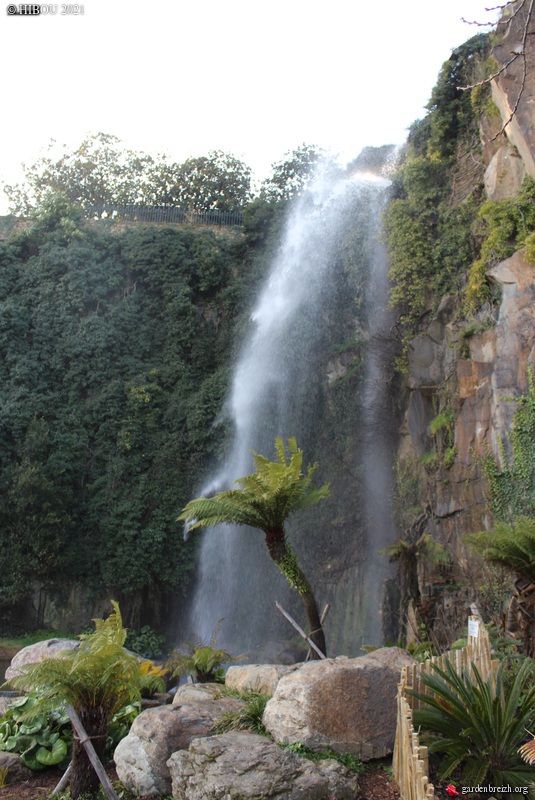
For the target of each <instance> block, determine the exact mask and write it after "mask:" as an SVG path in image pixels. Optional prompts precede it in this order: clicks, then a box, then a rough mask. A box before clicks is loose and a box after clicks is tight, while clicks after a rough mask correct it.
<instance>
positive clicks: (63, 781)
mask: <svg viewBox="0 0 535 800" xmlns="http://www.w3.org/2000/svg"><path fill="white" fill-rule="evenodd" d="M71 772H72V761H71V763H70V764H69V766H68V767H67V769H66V770H65V772H64V773H63V775H62V776H61V780H60V782H59V783H58V785H57V786H56V788H55V789H54V791H53V792H52V794H51V795H50V796H51V797H54V795H55V794H59V793H60V792H62V791H63V790H64V788H65V787H66V786H67V784H68V782H69V778H70V777H71Z"/></svg>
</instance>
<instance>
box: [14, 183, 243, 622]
mask: <svg viewBox="0 0 535 800" xmlns="http://www.w3.org/2000/svg"><path fill="white" fill-rule="evenodd" d="M254 274H255V273H254V271H250V270H249V259H248V252H247V245H246V240H245V239H244V238H243V237H230V238H229V237H226V236H222V237H218V236H216V235H214V234H213V233H212V232H211V231H208V230H204V231H194V230H191V229H190V230H188V229H185V228H183V229H180V230H177V229H175V228H172V227H170V226H167V227H164V228H157V227H154V226H151V227H148V226H147V227H143V226H139V227H135V228H129V229H127V230H125V231H124V232H122V233H118V234H111V233H108V232H107V231H106V230H105V229H104V230H103V229H102V227H99V228H98V229H97V228H95V227H93V226H91V225H90V224H88V223H84V222H83V221H82V220H81V215H80V211H79V210H78V209H76V208H74V207H72V206H70V205H69V204H68V203H67V202H66V201H65V200H64V199H62V198H59V197H55V198H53V199H52V200H51V201H50V202H49V203H46V204H44V205H43V206H42V207H41V210H40V212H39V213H38V214H37V216H36V217H35V219H34V222H33V225H32V227H31V228H29V229H27V230H24V231H22V232H21V233H18V234H16V235H12V236H11V237H10V238H9V239H8V240H7V241H6V242H3V243H0V318H1V323H0V409H1V410H0V449H1V452H2V463H1V466H0V490H1V491H0V526H1V528H2V533H3V547H2V552H1V554H0V630H3V631H5V632H6V633H7V632H10V633H11V632H15V631H13V619H14V616H15V614H17V615H20V613H21V609H24V607H25V603H26V602H27V598H28V597H29V595H30V593H31V592H32V591H33V588H32V587H34V586H35V585H36V584H35V583H34V582H37V585H39V586H40V587H41V589H42V591H43V592H45V593H46V594H47V595H48V597H52V598H53V599H55V600H56V601H59V603H60V604H64V603H65V600H66V598H67V596H68V594H69V591H70V589H71V587H72V586H73V585H75V584H82V585H83V586H84V587H85V588H86V590H87V591H88V593H89V596H91V595H92V596H95V595H100V596H102V595H104V596H106V594H108V595H109V594H110V593H113V594H115V596H117V597H120V598H121V603H122V605H123V607H124V609H125V618H126V619H127V620H128V622H129V624H130V625H131V626H132V627H134V628H136V629H139V628H140V627H143V624H144V623H146V622H149V621H150V622H152V624H155V623H156V624H157V623H158V620H159V615H160V613H161V609H162V604H163V602H164V600H165V597H166V596H167V595H168V594H169V593H170V592H179V593H180V592H185V587H186V585H187V582H188V580H189V576H190V574H191V571H192V567H193V562H194V555H195V553H194V549H195V544H194V542H192V541H190V542H184V541H182V540H181V537H180V535H179V533H180V532H179V529H178V526H177V525H176V523H175V521H174V520H175V518H176V515H177V511H178V510H179V509H180V507H181V506H182V505H184V503H185V502H186V500H187V499H188V498H189V497H190V496H191V494H192V492H193V486H194V485H195V483H196V482H197V481H198V480H199V476H200V474H201V472H202V471H203V470H205V469H206V466H207V464H208V463H209V462H212V461H214V460H215V461H217V458H218V457H219V455H220V450H221V447H222V443H223V441H224V439H225V434H226V428H225V426H224V425H219V426H214V422H215V420H216V418H217V416H218V415H219V413H220V410H221V407H222V404H223V399H224V397H225V395H226V391H227V384H228V375H229V372H228V366H229V361H230V358H231V355H232V347H233V340H234V331H235V326H236V324H239V322H240V319H241V318H240V313H241V312H242V310H243V309H244V307H246V305H247V302H246V301H247V300H248V298H249V291H250V287H251V285H252V283H253V281H254ZM42 610H43V609H42V608H41V613H42ZM24 624H25V625H26V626H27V627H29V624H28V621H26V622H25V623H24ZM34 624H35V625H36V627H38V626H39V625H42V618H40V617H38V618H37V619H35V620H34ZM27 627H26V629H27Z"/></svg>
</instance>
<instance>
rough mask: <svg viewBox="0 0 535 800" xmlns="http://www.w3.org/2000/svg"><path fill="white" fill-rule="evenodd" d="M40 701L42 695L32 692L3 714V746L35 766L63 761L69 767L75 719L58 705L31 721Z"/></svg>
mask: <svg viewBox="0 0 535 800" xmlns="http://www.w3.org/2000/svg"><path fill="white" fill-rule="evenodd" d="M36 705H38V695H37V694H36V693H35V692H30V693H29V694H28V695H26V696H25V697H21V698H17V699H15V700H13V701H12V702H11V704H10V707H9V709H8V711H7V712H6V713H5V714H4V715H3V716H2V717H0V750H4V751H6V752H8V753H18V754H19V755H20V757H21V760H22V761H23V762H24V764H26V766H27V767H29V768H30V769H32V770H42V769H45V768H46V767H51V766H57V765H58V764H62V765H63V767H66V766H67V764H68V761H69V752H70V749H71V745H72V732H71V721H70V719H69V717H68V716H67V714H65V712H63V711H61V710H59V709H54V710H52V711H48V712H42V711H41V712H39V713H38V714H37V716H35V717H34V718H33V719H32V721H31V722H29V721H26V722H24V721H23V720H24V719H27V718H28V713H29V712H30V713H31V709H32V708H34V707H35V706H36Z"/></svg>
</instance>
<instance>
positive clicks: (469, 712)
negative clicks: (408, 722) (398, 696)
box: [410, 659, 535, 796]
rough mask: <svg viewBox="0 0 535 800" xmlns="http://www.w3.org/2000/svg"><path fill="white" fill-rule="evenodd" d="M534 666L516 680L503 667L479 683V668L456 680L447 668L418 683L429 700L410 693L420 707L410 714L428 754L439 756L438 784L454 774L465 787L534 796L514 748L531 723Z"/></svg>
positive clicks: (527, 666)
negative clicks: (422, 734) (426, 743)
mask: <svg viewBox="0 0 535 800" xmlns="http://www.w3.org/2000/svg"><path fill="white" fill-rule="evenodd" d="M534 677H535V665H534V663H533V661H532V660H531V659H526V660H525V661H524V663H523V664H522V666H521V667H520V669H519V670H518V671H517V672H516V673H515V675H514V677H512V678H510V677H508V676H507V674H506V671H505V665H504V663H502V664H500V667H499V669H498V671H497V673H496V674H495V675H492V674H491V675H489V677H488V679H487V680H483V678H482V677H481V675H480V673H479V672H478V670H477V668H475V667H472V668H467V669H465V670H463V672H462V673H461V674H457V672H456V671H455V670H454V668H453V666H452V665H451V664H450V663H449V662H447V663H446V668H445V669H441V668H440V667H438V666H437V665H435V666H434V671H433V672H432V673H431V674H428V675H425V674H424V675H422V680H423V682H424V683H425V684H426V686H427V687H428V689H430V690H431V692H432V694H430V695H427V694H423V693H422V692H416V691H411V692H410V694H412V695H413V696H414V697H417V698H419V699H420V700H421V701H422V703H423V707H421V708H418V709H416V710H415V711H414V712H413V720H414V724H415V726H420V727H421V728H422V729H423V730H424V731H425V732H426V738H427V739H428V740H429V744H430V746H429V751H430V753H439V754H440V755H441V763H440V767H439V778H440V779H446V778H449V777H450V776H451V775H452V774H453V773H454V772H455V771H456V770H460V771H461V780H462V782H463V783H464V784H465V785H467V786H476V785H480V784H484V783H485V782H489V783H492V784H494V786H506V785H508V786H511V787H519V788H520V787H522V788H524V789H525V788H527V790H528V792H529V793H530V795H531V796H534V781H533V777H534V776H533V769H531V768H530V767H528V766H527V765H526V764H525V763H523V762H522V759H521V757H520V756H519V753H518V748H519V747H520V745H521V744H522V742H523V741H524V740H525V737H526V729H527V730H529V729H532V726H533V724H534V722H535V685H534V683H533V679H534Z"/></svg>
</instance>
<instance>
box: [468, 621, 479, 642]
mask: <svg viewBox="0 0 535 800" xmlns="http://www.w3.org/2000/svg"><path fill="white" fill-rule="evenodd" d="M468 636H473V637H474V638H475V639H477V637H478V636H479V622H478V620H477V619H469V620H468Z"/></svg>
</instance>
